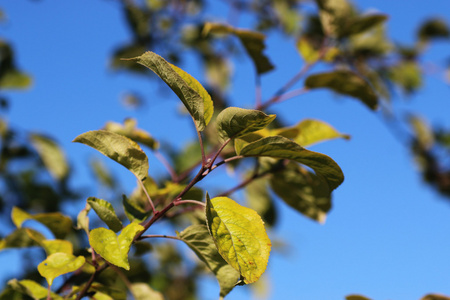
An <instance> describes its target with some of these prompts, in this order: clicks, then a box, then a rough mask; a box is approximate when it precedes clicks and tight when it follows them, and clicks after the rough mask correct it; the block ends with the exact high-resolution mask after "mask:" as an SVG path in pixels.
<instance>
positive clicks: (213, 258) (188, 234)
mask: <svg viewBox="0 0 450 300" xmlns="http://www.w3.org/2000/svg"><path fill="white" fill-rule="evenodd" d="M178 237H179V238H180V239H181V240H183V242H185V243H186V244H187V245H188V246H189V248H191V249H192V251H194V252H195V254H197V256H198V258H199V259H200V260H201V261H203V262H204V263H205V264H206V266H207V267H208V268H209V269H210V270H211V271H212V272H213V273H214V275H215V276H216V277H217V280H218V281H219V285H220V296H221V297H225V296H226V295H227V294H228V293H229V292H231V290H232V289H233V288H234V287H235V286H236V282H237V281H238V279H239V277H240V276H239V272H238V271H236V270H235V269H234V268H233V267H232V266H231V265H229V264H228V263H227V262H226V261H225V260H224V259H223V258H222V256H221V255H220V254H219V252H218V251H217V248H216V245H215V244H214V240H213V239H212V237H211V235H210V234H209V231H208V227H206V226H205V225H191V226H189V227H188V228H186V229H185V230H183V231H182V232H181V233H178Z"/></svg>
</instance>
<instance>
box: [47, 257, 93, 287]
mask: <svg viewBox="0 0 450 300" xmlns="http://www.w3.org/2000/svg"><path fill="white" fill-rule="evenodd" d="M85 261H86V260H85V258H84V257H83V256H78V257H75V256H73V255H72V254H67V253H54V254H51V255H49V256H48V257H47V258H46V259H45V260H44V261H43V262H41V263H40V264H39V265H38V271H39V274H41V276H42V277H44V278H45V279H46V280H47V282H48V285H50V286H51V285H52V283H53V280H54V279H55V278H56V277H58V276H61V275H63V274H67V273H70V272H74V271H76V270H78V269H79V268H81V267H82V266H83V265H84V263H85Z"/></svg>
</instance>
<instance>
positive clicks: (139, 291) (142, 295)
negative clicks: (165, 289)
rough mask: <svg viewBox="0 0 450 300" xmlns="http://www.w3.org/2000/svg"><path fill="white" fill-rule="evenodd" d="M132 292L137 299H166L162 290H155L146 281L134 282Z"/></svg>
mask: <svg viewBox="0 0 450 300" xmlns="http://www.w3.org/2000/svg"><path fill="white" fill-rule="evenodd" d="M130 292H131V293H132V294H133V296H134V299H135V300H164V297H163V295H162V294H161V293H160V292H157V291H155V290H153V289H152V288H151V287H149V286H148V284H146V283H133V284H132V285H131V289H130Z"/></svg>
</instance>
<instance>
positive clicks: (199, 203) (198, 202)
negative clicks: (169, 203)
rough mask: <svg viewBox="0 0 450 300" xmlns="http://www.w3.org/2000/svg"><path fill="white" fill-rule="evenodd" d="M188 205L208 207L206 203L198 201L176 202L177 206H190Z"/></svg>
mask: <svg viewBox="0 0 450 300" xmlns="http://www.w3.org/2000/svg"><path fill="white" fill-rule="evenodd" d="M188 203H191V204H196V205H202V206H205V205H206V204H205V203H203V202H200V201H197V200H177V201H175V202H174V204H175V206H178V205H183V204H188Z"/></svg>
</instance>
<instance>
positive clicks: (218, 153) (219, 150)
mask: <svg viewBox="0 0 450 300" xmlns="http://www.w3.org/2000/svg"><path fill="white" fill-rule="evenodd" d="M230 141H231V138H228V139H227V140H226V141H225V142H223V144H222V145H221V146H220V148H219V149H218V150H217V152H216V154H215V155H214V157H213V158H212V159H211V162H210V163H209V166H208V169H211V167H212V166H213V164H214V162H215V161H216V159H217V157H218V156H219V155H220V153H221V152H222V150H223V148H225V147H226V146H227V145H228V143H229V142H230Z"/></svg>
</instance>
